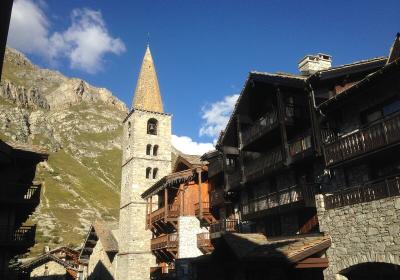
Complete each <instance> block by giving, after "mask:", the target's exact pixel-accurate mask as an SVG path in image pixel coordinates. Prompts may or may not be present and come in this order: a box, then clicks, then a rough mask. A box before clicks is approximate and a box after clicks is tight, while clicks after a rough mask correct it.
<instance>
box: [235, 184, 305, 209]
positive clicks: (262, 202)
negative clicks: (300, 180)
mask: <svg viewBox="0 0 400 280" xmlns="http://www.w3.org/2000/svg"><path fill="white" fill-rule="evenodd" d="M303 199H304V196H303V187H301V186H293V187H290V188H287V189H283V190H280V191H277V192H273V193H270V194H268V195H265V196H262V197H259V198H256V199H254V200H251V201H249V202H248V203H245V204H243V205H242V214H243V215H248V214H252V213H255V212H259V211H262V210H267V209H272V208H275V207H279V206H282V205H287V204H290V203H294V202H298V201H301V200H303Z"/></svg>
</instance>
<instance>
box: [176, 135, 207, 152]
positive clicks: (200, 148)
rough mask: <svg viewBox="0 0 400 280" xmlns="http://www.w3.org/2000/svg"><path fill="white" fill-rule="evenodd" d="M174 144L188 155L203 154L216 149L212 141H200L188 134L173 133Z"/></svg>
mask: <svg viewBox="0 0 400 280" xmlns="http://www.w3.org/2000/svg"><path fill="white" fill-rule="evenodd" d="M172 145H173V146H174V147H175V148H176V149H178V150H179V151H181V152H183V153H185V154H188V155H203V154H204V153H206V152H209V151H211V150H213V149H214V145H213V144H211V143H198V142H195V141H193V140H192V139H191V138H190V137H187V136H176V135H172Z"/></svg>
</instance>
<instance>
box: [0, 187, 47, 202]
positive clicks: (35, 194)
mask: <svg viewBox="0 0 400 280" xmlns="http://www.w3.org/2000/svg"><path fill="white" fill-rule="evenodd" d="M41 187H42V185H41V184H36V185H32V186H29V187H27V185H25V184H5V185H4V186H2V187H0V201H1V202H2V203H3V202H4V203H33V204H38V203H39V202H40V190H41Z"/></svg>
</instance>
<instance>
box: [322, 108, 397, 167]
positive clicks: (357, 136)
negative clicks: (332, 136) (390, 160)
mask: <svg viewBox="0 0 400 280" xmlns="http://www.w3.org/2000/svg"><path fill="white" fill-rule="evenodd" d="M399 140H400V113H396V114H394V115H392V116H390V117H387V118H385V119H382V120H381V121H379V122H377V123H374V124H371V125H369V126H367V127H365V128H362V129H360V130H357V131H354V132H352V133H350V134H348V135H345V136H343V137H340V138H338V139H336V140H333V141H332V143H329V144H325V145H324V154H325V162H326V165H327V166H332V165H335V164H337V163H340V162H342V161H345V160H348V159H351V158H354V157H356V156H360V155H363V154H366V153H368V152H371V151H375V150H378V149H381V148H384V147H387V146H392V145H395V144H399Z"/></svg>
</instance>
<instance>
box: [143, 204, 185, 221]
mask: <svg viewBox="0 0 400 280" xmlns="http://www.w3.org/2000/svg"><path fill="white" fill-rule="evenodd" d="M167 210H168V211H167V212H166V208H165V207H161V208H159V209H157V210H155V211H153V212H151V213H150V214H147V219H146V221H147V224H148V225H149V224H150V219H151V223H156V222H159V221H162V220H164V219H165V218H167V219H176V218H177V217H178V216H179V206H176V205H168V208H167Z"/></svg>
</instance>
